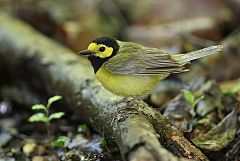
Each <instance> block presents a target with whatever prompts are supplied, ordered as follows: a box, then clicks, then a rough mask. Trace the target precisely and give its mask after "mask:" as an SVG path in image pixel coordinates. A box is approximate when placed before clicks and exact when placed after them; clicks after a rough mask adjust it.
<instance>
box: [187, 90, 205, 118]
mask: <svg viewBox="0 0 240 161" xmlns="http://www.w3.org/2000/svg"><path fill="white" fill-rule="evenodd" d="M183 95H184V98H185V99H186V100H187V101H188V103H189V104H190V105H191V111H190V112H191V114H192V115H193V116H194V115H195V112H194V108H195V106H196V105H197V103H198V102H199V101H200V100H201V99H203V97H204V96H201V97H198V98H196V97H195V96H194V95H193V94H192V92H191V91H189V90H186V89H185V90H184V91H183Z"/></svg>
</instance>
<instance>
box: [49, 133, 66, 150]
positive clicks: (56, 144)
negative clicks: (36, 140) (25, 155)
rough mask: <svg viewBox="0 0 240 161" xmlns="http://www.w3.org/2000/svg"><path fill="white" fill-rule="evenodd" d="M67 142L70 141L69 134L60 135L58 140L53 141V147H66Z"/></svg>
mask: <svg viewBox="0 0 240 161" xmlns="http://www.w3.org/2000/svg"><path fill="white" fill-rule="evenodd" d="M67 142H68V137H67V136H59V137H58V138H57V139H56V140H54V141H53V142H51V146H52V147H60V148H64V147H66V146H67Z"/></svg>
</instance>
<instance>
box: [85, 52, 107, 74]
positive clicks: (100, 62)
mask: <svg viewBox="0 0 240 161" xmlns="http://www.w3.org/2000/svg"><path fill="white" fill-rule="evenodd" d="M108 59H109V58H100V57H96V56H89V57H88V60H89V61H90V62H91V64H92V66H93V69H94V73H96V72H97V71H98V69H99V68H100V67H101V66H102V65H103V63H105V62H106V61H107V60H108Z"/></svg>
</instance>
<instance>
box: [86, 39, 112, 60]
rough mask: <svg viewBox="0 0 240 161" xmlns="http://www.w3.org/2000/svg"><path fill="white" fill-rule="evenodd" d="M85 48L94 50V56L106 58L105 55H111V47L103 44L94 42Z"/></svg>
mask: <svg viewBox="0 0 240 161" xmlns="http://www.w3.org/2000/svg"><path fill="white" fill-rule="evenodd" d="M87 50H89V51H91V52H95V53H96V56H98V57H100V58H107V57H109V56H111V55H112V53H113V48H112V47H108V46H106V45H103V44H97V43H94V42H93V43H91V44H90V45H89V46H88V48H87Z"/></svg>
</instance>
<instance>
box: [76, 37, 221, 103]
mask: <svg viewBox="0 0 240 161" xmlns="http://www.w3.org/2000/svg"><path fill="white" fill-rule="evenodd" d="M222 48H223V46H222V45H215V46H210V47H207V48H203V49H200V50H197V51H193V52H189V53H185V54H174V55H170V54H169V53H167V52H166V51H164V50H162V49H158V48H154V47H145V46H143V45H141V44H137V43H134V42H125V41H120V40H117V39H115V38H112V37H100V38H96V39H95V40H93V41H92V42H91V43H90V44H89V45H88V48H87V50H82V51H80V52H79V53H78V54H81V55H84V56H87V57H88V60H89V61H90V62H91V65H92V67H93V70H94V73H95V75H96V78H97V79H98V80H99V81H100V83H101V84H102V86H103V87H104V88H105V89H107V90H108V91H110V92H112V93H114V94H115V95H118V96H122V97H125V98H127V97H138V96H144V95H148V94H151V92H152V91H153V90H154V88H155V87H156V86H157V84H158V83H159V81H160V80H162V79H165V78H166V77H168V76H169V75H170V74H175V73H182V72H186V71H188V70H189V69H188V68H187V67H186V64H189V62H190V61H192V60H195V59H199V58H202V57H205V56H208V55H211V54H214V53H218V52H220V51H221V50H222Z"/></svg>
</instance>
